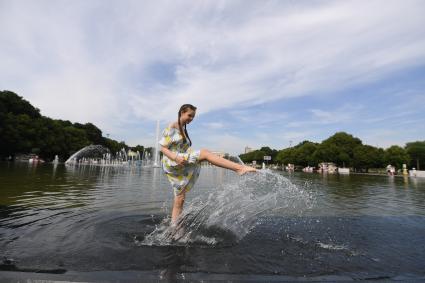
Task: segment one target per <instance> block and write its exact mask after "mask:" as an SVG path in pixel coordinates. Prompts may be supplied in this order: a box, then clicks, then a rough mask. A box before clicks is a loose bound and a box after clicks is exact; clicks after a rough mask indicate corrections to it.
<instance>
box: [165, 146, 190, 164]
mask: <svg viewBox="0 0 425 283" xmlns="http://www.w3.org/2000/svg"><path fill="white" fill-rule="evenodd" d="M161 152H162V153H163V154H165V155H166V156H167V157H168V158H169V159H171V160H173V161H174V162H176V163H177V164H178V165H183V164H184V163H186V160H185V159H184V158H183V157H182V156H180V155H178V154H177V153H175V152H172V151H171V150H169V149H168V148H167V147H165V146H161Z"/></svg>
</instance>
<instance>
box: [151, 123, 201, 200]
mask: <svg viewBox="0 0 425 283" xmlns="http://www.w3.org/2000/svg"><path fill="white" fill-rule="evenodd" d="M159 144H160V145H162V146H165V147H167V148H168V149H169V150H171V151H172V152H173V153H177V154H178V155H179V156H181V157H183V158H184V159H185V160H186V161H187V163H186V164H185V165H177V163H176V162H174V161H173V160H171V159H169V158H168V157H167V156H166V155H165V154H164V156H163V158H162V168H163V169H164V172H165V175H166V176H167V178H168V180H169V181H170V183H171V186H172V188H173V190H174V195H178V194H180V193H181V192H182V191H183V190H184V189H185V190H186V192H188V191H190V190H191V189H192V187H193V185H194V184H195V182H196V180H197V179H198V177H199V173H200V171H201V166H200V164H199V162H198V161H199V155H200V154H201V152H200V151H199V150H193V149H192V148H191V147H190V146H189V142H188V141H186V142H183V136H182V135H181V134H180V131H179V130H178V129H176V128H173V127H171V126H168V127H167V128H165V129H164V131H163V132H162V138H161V140H160V141H159Z"/></svg>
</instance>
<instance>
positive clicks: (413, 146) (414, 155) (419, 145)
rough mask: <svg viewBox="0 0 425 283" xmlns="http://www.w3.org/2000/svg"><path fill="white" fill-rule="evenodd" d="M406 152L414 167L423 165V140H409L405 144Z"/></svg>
mask: <svg viewBox="0 0 425 283" xmlns="http://www.w3.org/2000/svg"><path fill="white" fill-rule="evenodd" d="M406 152H407V154H409V156H410V158H411V160H412V162H413V164H412V166H416V169H418V170H420V168H424V167H425V141H416V142H409V143H407V144H406Z"/></svg>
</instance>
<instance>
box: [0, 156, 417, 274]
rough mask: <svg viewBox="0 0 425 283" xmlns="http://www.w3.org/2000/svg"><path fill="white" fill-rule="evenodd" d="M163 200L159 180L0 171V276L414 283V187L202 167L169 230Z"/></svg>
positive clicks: (83, 170) (143, 174) (87, 172)
mask: <svg viewBox="0 0 425 283" xmlns="http://www.w3.org/2000/svg"><path fill="white" fill-rule="evenodd" d="M172 199H173V195H172V191H171V189H170V186H169V184H168V181H167V180H166V178H165V177H164V175H163V174H162V169H160V168H149V167H98V166H65V165H61V164H59V165H57V166H54V165H52V164H43V165H38V166H31V165H29V164H24V163H1V164H0V256H1V257H2V258H3V263H1V262H0V267H1V268H0V270H12V271H37V272H47V273H49V272H50V273H67V272H70V271H75V272H93V271H105V272H106V271H118V272H126V271H143V272H147V273H149V274H151V276H158V278H168V279H170V280H174V279H176V278H183V277H184V276H186V278H188V277H187V276H190V275H191V274H192V275H193V274H198V275H199V274H203V275H205V276H211V275H216V276H235V275H237V276H242V277H243V276H260V277H258V278H263V279H264V278H273V277H276V278H279V276H290V278H293V277H297V278H299V277H303V278H311V277H317V276H325V277H324V278H333V277H329V276H339V277H337V278H350V279H355V280H356V279H383V278H384V279H385V278H392V279H397V278H401V279H403V278H410V279H412V278H416V279H418V278H425V260H424V255H425V180H424V179H420V178H417V179H416V178H403V177H386V176H369V175H347V176H338V175H319V174H308V173H295V174H288V173H285V172H272V171H262V172H260V173H258V174H250V175H248V176H242V177H239V176H237V175H236V174H234V173H233V172H230V171H226V170H223V169H219V168H215V167H203V168H202V170H201V176H200V178H199V180H198V182H197V184H196V186H195V187H194V188H193V190H192V191H191V192H190V193H189V194H188V195H187V199H186V203H185V211H184V215H183V216H182V218H181V219H180V221H179V224H178V225H177V227H174V228H170V225H169V214H170V210H171V202H172ZM270 276H272V277H270ZM326 276H328V277H326ZM201 277H202V276H201ZM242 277H240V278H242ZM210 278H212V277H210ZM216 278H218V277H216ZM223 278H226V277H223ZM232 278H235V277H232ZM282 278H283V277H282ZM288 278H289V277H288ZM322 278H323V277H322Z"/></svg>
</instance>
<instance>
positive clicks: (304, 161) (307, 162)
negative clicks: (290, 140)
mask: <svg viewBox="0 0 425 283" xmlns="http://www.w3.org/2000/svg"><path fill="white" fill-rule="evenodd" d="M317 147H318V145H317V144H316V143H313V142H310V141H303V142H302V143H300V144H298V145H297V146H295V148H294V152H293V157H294V163H295V164H296V165H302V166H316V164H317V163H318V162H317V159H316V157H315V156H314V152H315V151H316V150H317Z"/></svg>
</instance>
